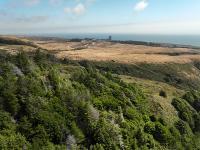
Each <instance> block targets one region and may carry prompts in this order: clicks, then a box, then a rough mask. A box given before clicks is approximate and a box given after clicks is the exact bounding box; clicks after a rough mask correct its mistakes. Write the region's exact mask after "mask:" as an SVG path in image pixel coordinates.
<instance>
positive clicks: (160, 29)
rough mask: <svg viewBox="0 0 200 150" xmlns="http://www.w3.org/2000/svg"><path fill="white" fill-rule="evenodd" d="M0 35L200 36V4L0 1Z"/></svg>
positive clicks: (199, 0)
mask: <svg viewBox="0 0 200 150" xmlns="http://www.w3.org/2000/svg"><path fill="white" fill-rule="evenodd" d="M0 20H1V21H0V33H2V34H32V33H133V34H200V0H171V1H169V0H0Z"/></svg>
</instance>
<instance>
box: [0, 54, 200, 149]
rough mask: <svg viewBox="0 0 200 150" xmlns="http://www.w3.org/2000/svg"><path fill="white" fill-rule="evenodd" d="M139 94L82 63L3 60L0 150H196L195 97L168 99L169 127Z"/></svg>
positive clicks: (45, 57) (46, 58)
mask: <svg viewBox="0 0 200 150" xmlns="http://www.w3.org/2000/svg"><path fill="white" fill-rule="evenodd" d="M144 90H145V89H141V88H140V86H137V85H136V84H133V83H126V82H124V81H122V80H121V79H120V78H119V77H118V76H116V75H113V74H111V73H110V72H108V71H105V70H104V71H102V70H98V69H97V68H96V67H95V66H92V65H91V64H90V63H88V62H86V61H82V62H80V63H74V62H71V61H66V60H65V61H61V60H58V59H56V58H55V57H54V56H52V55H49V54H45V53H42V52H40V51H36V52H34V53H29V54H27V53H24V52H19V53H18V54H17V55H7V54H5V53H2V54H1V55H0V149H3V150H7V149H35V150H38V149H41V150H47V149H48V150H54V149H56V150H59V149H60V150H62V149H63V150H66V149H90V150H103V149H105V150H111V149H113V150H115V149H116V150H117V149H124V150H133V149H180V150H181V149H199V146H200V143H199V132H200V129H199V126H200V115H199V111H200V109H199V103H200V94H199V93H198V92H189V93H187V94H185V95H184V96H183V97H182V98H174V99H173V100H172V105H173V106H172V107H174V109H176V111H177V112H178V114H177V119H176V120H174V121H173V122H172V123H169V122H167V121H165V118H162V116H160V115H156V114H155V113H154V112H152V109H151V108H150V106H151V100H150V98H149V97H148V96H146V94H145V91H144ZM161 96H165V94H164V93H161Z"/></svg>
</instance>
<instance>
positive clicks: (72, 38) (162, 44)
mask: <svg viewBox="0 0 200 150" xmlns="http://www.w3.org/2000/svg"><path fill="white" fill-rule="evenodd" d="M92 35H93V34H92ZM92 35H85V36H84V35H80V36H78V35H76V34H75V35H73V36H72V35H70V36H67V35H66V36H64V35H25V36H24V37H29V38H31V39H39V40H55V41H58V42H59V41H60V42H63V41H74V42H80V41H82V40H96V41H110V42H113V43H121V44H135V45H145V46H153V47H169V48H191V49H200V45H198V44H196V45H193V44H192V43H191V44H188V43H186V44H184V42H183V43H178V42H177V43H176V42H169V41H163V42H159V41H158V42H152V41H145V40H129V39H124V40H120V38H116V37H115V36H116V35H114V36H112V40H109V39H108V38H109V36H110V35H109V34H107V35H108V36H106V35H101V36H100V35H99V37H98V36H96V37H95V36H94V35H93V36H92ZM199 42H200V36H199Z"/></svg>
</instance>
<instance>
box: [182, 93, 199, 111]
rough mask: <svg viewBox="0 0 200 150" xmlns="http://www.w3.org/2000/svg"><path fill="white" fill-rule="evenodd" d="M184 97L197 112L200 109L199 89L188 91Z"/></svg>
mask: <svg viewBox="0 0 200 150" xmlns="http://www.w3.org/2000/svg"><path fill="white" fill-rule="evenodd" d="M183 99H185V100H186V101H187V102H188V103H189V104H190V105H191V106H192V107H193V108H194V109H196V111H197V112H199V111H200V93H199V92H197V91H190V92H187V93H186V94H185V95H184V96H183Z"/></svg>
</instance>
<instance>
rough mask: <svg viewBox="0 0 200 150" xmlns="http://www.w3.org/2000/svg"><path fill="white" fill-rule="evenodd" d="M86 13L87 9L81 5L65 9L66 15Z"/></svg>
mask: <svg viewBox="0 0 200 150" xmlns="http://www.w3.org/2000/svg"><path fill="white" fill-rule="evenodd" d="M85 11H86V7H85V5H84V4H82V3H79V4H77V5H76V6H75V7H73V8H70V7H65V8H64V12H65V13H66V14H73V15H82V14H84V13H85Z"/></svg>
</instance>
